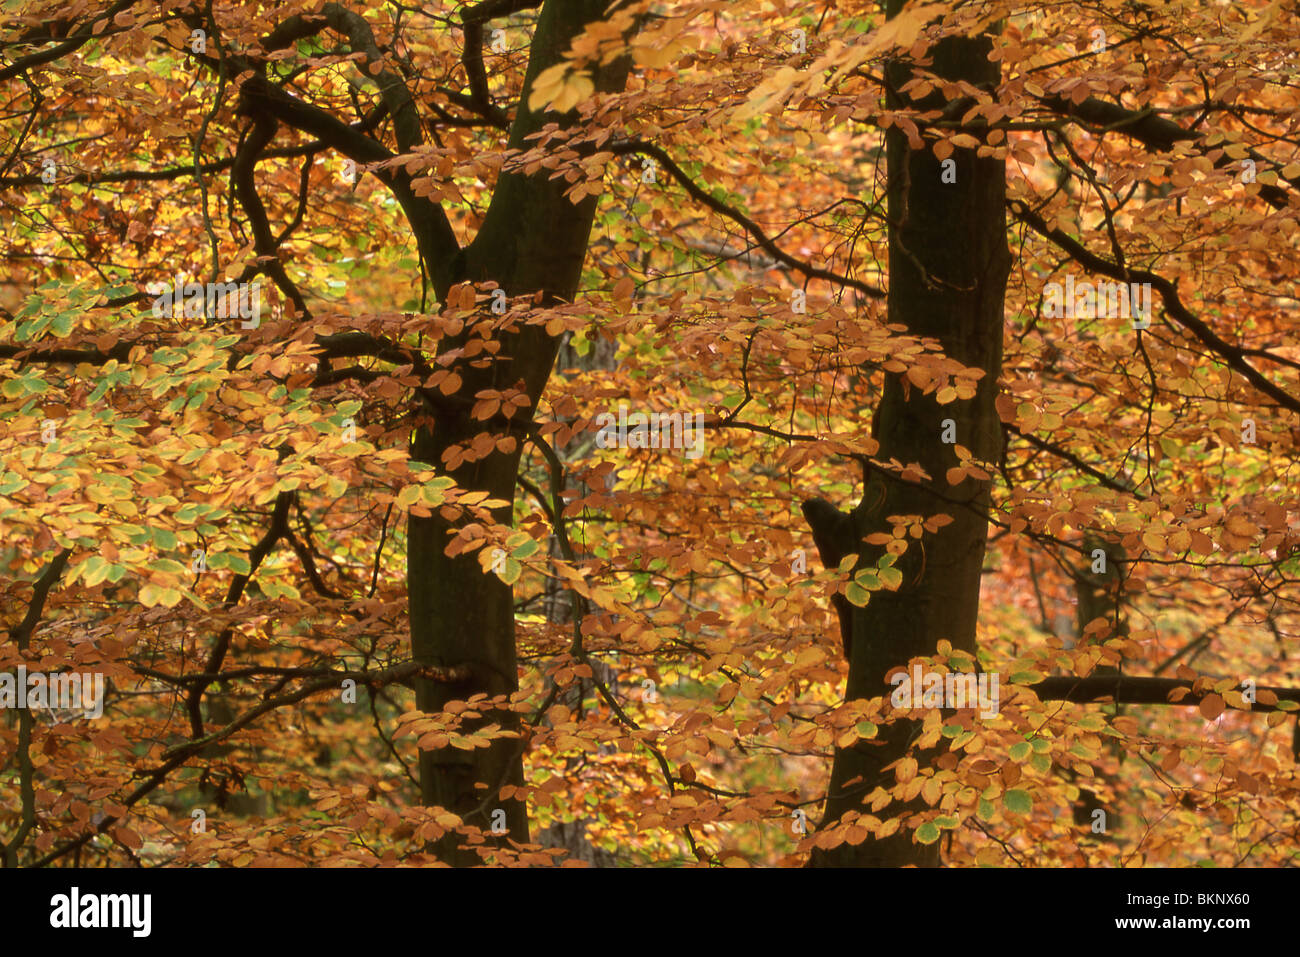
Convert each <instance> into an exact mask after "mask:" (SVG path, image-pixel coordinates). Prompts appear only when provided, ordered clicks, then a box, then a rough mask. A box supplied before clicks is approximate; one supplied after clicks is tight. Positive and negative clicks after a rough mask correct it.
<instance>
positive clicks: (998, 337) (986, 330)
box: [810, 0, 1010, 867]
mask: <svg viewBox="0 0 1300 957" xmlns="http://www.w3.org/2000/svg"><path fill="white" fill-rule="evenodd" d="M901 6H902V4H901V2H899V0H889V3H888V4H887V7H888V13H889V14H890V15H891V16H893V15H894V14H896V13H897V12H898V9H899V8H900V7H901ZM991 46H992V44H991V41H990V39H989V38H988V37H976V38H950V39H946V40H944V41H942V42H941V43H939V44H938V45H936V46H935V47H934V49H933V50H932V51H931V55H932V57H933V61H934V66H933V69H934V72H936V73H937V74H939V75H940V76H943V77H947V78H950V79H962V80H966V81H968V82H971V83H974V84H978V85H981V86H984V87H986V88H989V87H991V86H992V85H993V84H996V83H997V81H998V76H999V72H998V71H999V68H998V65H997V64H996V63H991V62H990V61H989V60H988V57H987V54H988V52H989V50H990V49H991ZM909 72H910V71H909V70H908V68H907V67H906V65H905V64H900V63H892V64H890V65H889V66H888V67H887V69H886V82H887V84H888V86H889V89H890V91H891V94H890V98H891V99H893V100H894V101H895V105H897V103H898V100H897V94H896V93H894V92H893V91H896V90H897V89H898V88H899V87H900V86H901V85H902V84H903V83H905V82H906V81H907V79H908V77H909ZM921 105H922V107H923V108H939V109H944V108H946V109H947V114H948V115H951V116H954V117H960V116H961V114H962V113H963V112H965V109H966V108H967V107H968V106H969V104H961V105H958V104H948V103H947V102H946V101H945V100H944V99H943V97H942V95H940V94H938V93H935V94H932V95H931V97H930V98H928V99H927V100H925V101H923V102H922V104H921ZM886 147H887V156H888V181H889V186H888V199H889V207H888V208H889V219H890V234H889V300H888V304H889V305H888V308H889V321H890V322H896V323H901V324H903V325H905V326H906V327H907V329H908V331H909V332H910V333H912V334H914V335H918V336H930V337H934V338H935V339H937V340H939V342H940V343H942V346H943V349H944V351H945V353H946V354H947V355H948V356H950V357H951V358H953V359H956V360H958V361H960V362H961V363H963V364H964V365H967V366H974V367H978V368H980V369H983V370H984V371H985V376H984V378H983V379H981V380H980V383H979V390H978V393H977V395H976V396H975V398H974V399H971V400H966V401H962V400H958V401H956V402H952V403H950V404H947V405H942V406H941V405H939V404H938V403H937V402H936V401H935V399H934V396H933V395H929V396H923V395H921V394H920V393H919V390H917V389H916V388H914V387H913V388H910V391H909V386H907V385H905V382H904V379H903V378H902V377H901V376H896V375H891V376H889V378H888V379H887V381H886V383H885V390H884V394H883V395H882V397H881V401H880V405H879V407H878V408H877V410H876V414H875V419H874V423H873V435H874V437H875V438H876V440H877V441H879V443H880V450H879V453H878V454H877V456H876V457H877V458H879V459H882V460H889V459H891V458H894V459H898V460H899V461H900V462H902V463H904V464H907V463H910V462H916V463H919V464H920V465H921V467H922V468H924V469H925V471H926V472H927V473H928V474H929V475H930V478H929V479H928V480H925V481H923V482H920V483H909V482H904V481H901V480H899V479H897V478H894V477H892V476H891V475H888V474H885V473H883V472H881V471H879V470H876V469H872V470H870V471H869V472H868V479H867V481H866V484H865V488H864V494H863V499H862V502H861V503H860V504H859V505H858V506H857V507H856V508H855V509H854V510H853V516H852V517H853V520H854V523H855V525H856V528H857V531H858V532H859V533H860V534H866V533H867V532H870V531H876V530H888V528H889V525H888V523H887V522H886V521H885V519H886V516H889V515H907V514H920V515H932V514H935V513H937V512H946V513H947V514H949V515H951V516H952V517H953V519H954V521H953V522H952V523H951V524H949V525H947V526H946V527H944V528H943V529H941V530H940V531H939V532H938V533H937V534H929V533H927V534H926V536H925V538H924V539H923V544H921V545H918V544H915V543H914V544H913V545H912V546H911V548H909V550H908V551H907V553H906V554H905V555H904V556H903V557H902V558H901V559H900V560H899V562H898V567H899V568H900V569H901V570H902V572H903V575H904V582H903V585H902V586H901V587H900V588H899V589H898V591H896V592H889V591H880V592H876V593H874V594H873V595H872V597H871V600H870V602H869V603H868V604H867V606H866V607H865V608H861V609H852V610H851V611H850V618H851V625H850V628H849V634H850V635H851V638H852V655H851V656H850V663H849V678H848V687H847V689H846V697H847V698H849V699H855V698H871V697H876V696H880V695H884V694H887V693H888V692H889V691H890V690H891V687H890V686H889V685H888V684H887V683H886V681H885V675H886V673H887V672H888V671H890V670H891V669H892V668H894V667H895V666H897V665H906V663H907V660H908V659H909V658H910V657H912V656H915V655H926V654H932V653H933V652H934V651H935V646H936V644H937V642H938V641H939V640H940V639H944V638H946V639H947V640H948V641H950V642H951V643H952V645H953V647H954V648H957V649H963V650H965V651H968V652H971V653H973V652H974V651H975V622H976V618H977V616H978V612H979V591H980V569H981V566H982V564H983V558H984V543H985V538H986V534H987V519H986V513H987V507H988V501H989V483H988V482H981V481H976V480H975V479H973V478H967V479H965V480H964V481H963V482H962V483H961V484H959V485H957V486H949V485H948V483H947V481H946V480H945V472H946V471H947V469H949V468H950V467H952V466H954V465H956V464H958V463H957V459H956V456H955V454H954V450H953V446H952V445H949V444H944V443H943V442H942V441H941V438H940V436H941V433H942V432H943V425H942V422H943V420H944V419H952V420H954V422H955V424H956V441H957V443H959V444H961V445H963V446H965V447H966V448H967V449H969V450H970V451H971V453H972V454H973V455H974V456H975V457H976V458H978V459H982V460H984V461H988V462H996V461H998V459H999V456H1000V454H1001V447H1002V444H1001V428H1000V425H999V421H998V416H997V412H996V410H995V408H994V398H995V395H996V388H997V377H998V373H999V370H1000V366H1001V359H1002V324H1003V316H1002V304H1003V295H1004V293H1005V289H1006V280H1007V275H1008V271H1009V268H1010V253H1009V251H1008V249H1007V241H1006V225H1005V214H1004V210H1003V203H1004V199H1005V191H1006V182H1005V170H1004V164H1003V163H1002V162H1001V161H998V160H995V159H992V158H984V159H978V158H977V157H976V155H975V151H974V150H968V149H958V150H956V151H955V152H954V153H953V155H952V157H951V158H952V159H953V160H954V161H955V165H956V182H955V183H945V182H943V181H942V172H943V167H942V165H941V164H940V162H939V161H938V160H937V159H936V158H935V156H934V154H933V153H932V152H930V151H929V150H926V151H921V152H913V151H911V150H909V148H908V144H907V139H906V137H905V136H904V135H903V134H902V133H901V132H900V131H899V130H898V129H897V128H896V127H895V128H891V129H890V130H889V132H888V134H887V137H886ZM939 496H942V498H941V497H939ZM862 551H863V558H862V562H861V564H874V562H875V559H876V556H877V555H878V554H879V549H874V548H871V547H865V546H864V548H863V549H862ZM915 731H916V726H915V725H914V724H913V723H910V722H904V721H899V722H896V723H895V724H893V725H892V726H890V727H888V728H884V727H882V729H881V735H880V737H878V738H877V739H873V740H864V741H860V742H858V744H857V746H854V747H849V748H840V749H837V750H836V753H835V762H834V766H833V768H832V772H831V783H830V791H829V795H828V799H827V804H826V814H825V817H824V819H823V824H822V826H823V827H824V826H826V825H828V824H830V823H832V822H834V821H836V820H838V819H839V818H840V817H841V816H842V815H843V814H844V813H845V812H846V811H850V810H862V812H863V813H870V811H869V809H864V808H863V807H862V803H863V798H864V797H865V796H866V795H868V794H870V793H871V792H872V791H873V790H875V788H876V787H878V786H879V787H884V788H886V789H888V788H891V787H892V786H893V785H894V775H893V772H892V771H891V772H883V771H882V770H881V769H882V768H884V767H885V766H887V765H889V764H890V763H891V762H893V761H895V760H897V759H898V758H900V757H901V756H903V755H904V754H905V753H906V751H907V749H908V742H909V740H910V739H911V737H912V736H913V735H914V734H915ZM881 813H882V814H885V815H895V814H898V813H900V810H899V805H897V804H894V805H890V806H889V807H887V808H886V809H885V810H884V811H882V812H881ZM938 861H939V845H938V843H935V844H931V845H928V846H926V845H921V844H917V843H914V842H913V840H912V834H911V832H910V831H906V830H902V831H899V832H898V833H896V834H894V835H892V836H890V837H888V838H885V839H883V840H874V839H868V840H866V841H864V842H863V843H861V844H860V845H857V846H853V845H850V844H847V843H845V844H841V845H840V846H839V847H836V848H833V849H831V850H829V851H823V850H816V851H814V853H813V856H812V859H811V861H810V866H814V867H834V866H882V867H897V866H903V865H908V864H915V865H919V866H935V865H937V864H938Z"/></svg>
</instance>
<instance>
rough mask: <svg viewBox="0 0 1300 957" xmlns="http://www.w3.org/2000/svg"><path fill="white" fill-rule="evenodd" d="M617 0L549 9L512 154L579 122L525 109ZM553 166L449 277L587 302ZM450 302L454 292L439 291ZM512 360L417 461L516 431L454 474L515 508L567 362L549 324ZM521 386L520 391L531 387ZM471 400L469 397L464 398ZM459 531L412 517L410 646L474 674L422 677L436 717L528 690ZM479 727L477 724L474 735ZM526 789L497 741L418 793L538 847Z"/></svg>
mask: <svg viewBox="0 0 1300 957" xmlns="http://www.w3.org/2000/svg"><path fill="white" fill-rule="evenodd" d="M606 6H607V0H565V2H561V0H548V2H547V3H545V5H544V6H543V7H542V11H541V14H540V17H539V20H538V24H537V28H536V32H535V34H534V36H533V41H532V45H531V53H530V60H529V65H528V73H527V76H526V79H525V83H524V89H523V93H522V94H521V96H520V101H519V108H518V112H517V115H516V119H515V122H514V125H513V126H512V128H511V131H510V141H509V145H510V147H511V148H512V149H520V148H525V147H526V145H527V144H526V143H525V137H526V136H527V135H528V134H529V133H532V132H535V131H536V130H538V129H540V128H541V127H542V126H543V125H544V124H545V123H547V122H553V121H557V120H558V121H559V122H560V123H561V125H563V124H564V123H566V122H572V121H573V118H574V117H573V114H565V115H563V116H561V115H557V114H554V113H546V114H541V113H532V112H530V111H529V110H528V108H527V103H528V96H529V92H530V90H531V88H532V84H533V81H534V80H535V78H536V77H537V75H538V73H540V72H541V71H542V70H543V69H545V68H546V67H548V66H551V65H552V64H554V63H557V62H559V60H560V59H561V58H562V55H563V53H564V52H565V51H566V50H567V49H568V47H569V44H570V42H571V41H572V39H573V38H574V37H575V36H577V35H578V34H579V33H581V32H582V30H583V28H584V27H585V26H586V25H587V24H588V23H590V22H592V21H595V20H598V19H600V18H601V15H602V13H603V11H604V9H605V7H606ZM627 72H628V65H627V62H626V61H625V60H623V61H616V62H615V63H614V64H611V65H609V66H607V67H604V68H601V69H599V70H597V71H596V77H595V79H596V88H597V89H598V90H602V91H607V92H608V91H616V90H619V89H621V88H622V87H623V84H624V83H625V82H626V79H627ZM550 174H551V171H550V170H545V169H543V170H541V171H539V172H538V173H537V174H535V175H533V176H523V175H519V174H516V173H503V174H502V175H501V178H500V180H499V181H498V183H497V187H496V189H495V191H494V193H493V196H492V202H491V204H490V205H489V207H488V211H487V213H486V215H485V217H484V221H483V225H482V227H481V228H480V229H479V231H478V234H477V236H476V237H475V239H474V242H473V243H471V244H470V245H469V246H468V247H467V248H466V249H465V250H464V252H463V255H462V256H461V257H459V258H458V261H457V263H456V264H455V266H454V268H453V269H452V270H451V271H450V282H451V283H456V282H461V281H466V280H468V281H471V282H475V283H479V282H484V281H487V280H494V281H495V282H496V283H497V284H498V285H499V287H500V288H501V289H503V290H504V291H505V292H506V294H507V295H508V296H509V297H511V298H512V299H513V298H514V297H516V296H520V295H525V294H532V293H541V294H542V305H553V304H555V303H557V302H560V301H571V300H572V299H573V297H574V296H575V294H576V292H577V289H578V283H579V279H580V277H581V272H582V263H583V259H584V258H585V256H586V251H587V241H588V237H589V234H590V231H591V225H592V220H593V216H594V213H595V209H596V198H595V197H592V196H588V197H587V198H585V199H584V200H582V201H581V202H580V203H578V204H577V205H576V206H575V205H574V204H573V203H572V202H570V201H569V200H568V199H567V198H566V197H565V196H564V191H565V189H566V187H567V186H568V185H569V184H568V183H566V182H565V181H564V179H563V178H558V179H555V180H551V179H549V178H548V177H549V176H550ZM436 291H437V293H438V297H439V299H442V298H443V297H444V296H445V294H446V292H447V290H446V288H442V289H438V290H436ZM469 332H470V328H469V326H468V324H467V328H466V331H465V332H464V333H462V334H461V335H460V336H458V337H454V338H449V339H446V340H444V341H443V343H442V345H441V347H440V352H441V353H445V352H447V351H448V350H450V349H454V348H459V347H461V346H463V345H464V344H465V342H467V341H468V339H469V338H470V337H469ZM499 341H501V343H502V346H501V351H500V353H499V356H500V358H498V359H497V360H496V361H495V362H493V363H491V365H490V366H489V367H488V368H474V367H472V366H470V365H468V364H465V363H457V364H456V365H455V366H454V367H453V368H455V369H456V371H457V372H458V373H459V374H460V375H461V377H462V378H463V379H464V386H463V387H462V389H461V390H460V393H459V395H458V396H457V397H455V399H454V400H448V401H447V402H444V403H440V405H439V407H438V408H437V409H432V410H429V411H430V413H431V420H432V424H431V425H425V426H422V427H420V428H418V429H417V431H416V435H415V438H414V440H413V443H412V450H411V455H412V457H413V458H415V459H418V460H420V461H423V462H428V463H431V464H433V465H435V466H438V467H439V468H441V467H442V465H443V453H444V452H446V451H447V450H448V449H449V448H451V447H452V446H454V445H456V444H457V443H460V442H465V441H467V440H469V439H471V438H473V437H474V436H475V435H477V434H479V433H481V432H485V431H490V432H492V433H494V434H497V435H502V436H504V435H513V436H514V437H515V439H516V444H515V448H514V451H512V452H494V453H493V454H491V455H490V456H489V457H487V458H484V459H481V460H478V461H475V462H467V463H465V464H463V465H462V466H460V467H458V468H456V469H453V470H449V471H448V472H447V474H449V475H451V476H452V477H453V478H454V479H455V480H456V482H457V483H458V485H460V486H461V487H462V488H466V489H473V490H481V491H485V492H488V493H489V494H490V496H491V497H492V498H496V499H501V500H503V501H507V502H512V501H513V500H514V492H515V473H516V470H517V469H518V466H519V459H520V455H521V452H522V448H523V440H524V435H523V429H522V427H521V426H522V423H521V422H520V420H521V419H523V420H531V418H532V414H533V410H534V409H535V408H536V406H537V401H538V399H539V398H540V397H541V394H542V390H543V388H544V387H545V385H546V380H547V378H548V377H549V375H550V372H551V366H552V364H553V362H554V360H555V353H556V349H557V348H558V344H559V339H558V337H556V336H550V335H547V333H546V332H545V330H544V329H543V328H542V327H540V326H523V327H521V328H520V329H519V330H518V331H516V332H513V333H508V334H505V335H503V336H500V337H499ZM521 383H522V384H521ZM514 387H520V388H522V389H523V391H525V392H526V393H527V395H528V397H529V398H530V399H531V400H532V405H531V406H529V407H528V409H526V410H524V412H523V413H521V414H519V415H516V417H515V419H514V420H513V422H512V423H508V422H506V421H504V420H500V419H498V420H492V421H488V422H482V421H479V420H475V419H473V418H471V416H470V408H471V406H472V404H473V396H474V394H475V393H476V392H477V391H479V390H480V389H510V388H514ZM462 397H463V398H462ZM510 512H511V510H510V509H509V508H505V509H501V510H499V511H498V512H497V513H496V520H497V521H498V522H500V523H502V524H509V523H510V521H511V514H510ZM456 524H457V523H454V522H448V521H447V520H446V519H445V518H443V517H442V516H441V515H440V514H438V513H437V512H434V513H433V514H432V515H431V516H429V517H427V518H422V517H418V516H414V515H412V516H411V518H410V521H409V524H408V536H409V538H408V552H407V587H408V590H409V603H410V617H411V645H412V651H413V654H414V657H415V658H416V660H418V661H420V662H422V663H425V664H430V665H439V666H445V667H453V666H460V667H464V668H467V669H468V671H469V675H470V676H469V678H468V679H467V680H465V681H462V682H457V683H447V682H438V681H433V680H425V679H420V680H419V681H417V684H416V703H417V706H418V707H419V708H420V710H422V711H426V712H438V711H441V710H442V709H443V707H444V706H445V705H446V704H447V702H449V701H453V700H464V699H466V698H468V697H470V696H471V695H474V694H477V693H483V694H487V695H489V696H493V695H502V694H510V693H511V692H513V691H515V690H517V688H518V678H517V671H516V658H515V628H514V606H513V594H512V589H511V588H510V586H508V585H506V584H505V583H504V582H502V581H501V579H499V578H498V577H497V576H496V575H494V574H491V573H487V574H485V573H484V571H483V569H482V567H481V565H480V564H479V559H478V556H477V553H476V552H472V553H469V554H462V555H458V556H456V557H448V556H447V555H446V554H445V551H444V550H445V548H446V546H447V544H448V542H449V541H450V536H451V534H452V533H453V532H454V530H455V525H456ZM489 722H497V723H499V724H501V725H502V726H503V727H506V728H518V726H519V723H518V717H517V715H512V714H511V713H509V712H493V711H485V712H484V715H483V718H482V719H481V720H480V721H479V722H477V723H478V724H484V723H489ZM474 726H475V725H474V724H471V723H469V722H467V723H466V725H465V727H466V728H467V729H470V728H473V727H474ZM522 783H523V761H522V748H521V747H520V744H519V742H518V741H515V740H511V739H503V740H499V741H495V742H493V745H492V747H490V748H485V749H476V750H473V751H460V750H457V749H454V748H444V749H442V750H438V751H423V752H421V754H420V785H421V791H422V797H423V800H424V802H425V803H426V804H430V805H436V806H440V807H443V808H446V809H448V810H450V811H453V812H454V813H456V814H458V815H460V816H461V817H462V818H463V819H464V820H465V822H466V823H467V824H471V825H477V826H479V827H482V828H484V829H487V828H488V827H489V826H490V824H491V822H492V815H493V812H494V811H495V810H496V809H498V808H500V809H501V810H504V811H505V816H506V825H507V830H508V833H507V834H506V835H505V836H504V837H502V838H501V840H502V841H504V840H506V839H507V838H508V839H510V840H513V841H516V842H526V841H527V840H528V819H527V813H526V809H525V807H524V804H523V802H521V801H519V800H517V799H513V798H512V799H510V800H500V799H498V798H497V797H496V794H497V791H498V790H499V789H500V788H501V787H502V786H503V785H506V784H514V785H521V784H522ZM437 853H438V855H439V857H440V858H441V859H443V860H445V861H447V862H448V863H451V864H456V865H469V864H475V863H479V862H480V861H481V858H480V857H479V855H478V854H477V853H475V852H474V851H473V850H471V849H470V848H469V847H467V846H464V845H462V843H461V842H460V840H459V839H458V838H457V836H456V835H455V834H449V835H448V836H447V837H446V838H444V839H443V840H442V841H441V842H439V844H438V847H437Z"/></svg>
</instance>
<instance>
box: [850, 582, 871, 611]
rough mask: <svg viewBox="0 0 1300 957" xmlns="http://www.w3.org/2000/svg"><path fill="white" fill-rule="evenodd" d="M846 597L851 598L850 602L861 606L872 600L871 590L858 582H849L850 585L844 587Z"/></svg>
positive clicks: (863, 606)
mask: <svg viewBox="0 0 1300 957" xmlns="http://www.w3.org/2000/svg"><path fill="white" fill-rule="evenodd" d="M844 597H845V598H847V599H848V600H849V604H851V605H856V606H857V607H859V608H865V607H866V605H867V602H869V601H870V600H871V592H869V591H867V590H866V589H865V588H863V587H862V586H861V585H859V584H858V583H857V582H849V587H848V588H846V589H844Z"/></svg>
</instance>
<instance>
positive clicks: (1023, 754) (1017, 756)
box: [1010, 741, 1030, 764]
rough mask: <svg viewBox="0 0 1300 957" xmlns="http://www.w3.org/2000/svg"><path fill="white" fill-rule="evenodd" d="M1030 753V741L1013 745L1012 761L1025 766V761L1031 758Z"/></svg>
mask: <svg viewBox="0 0 1300 957" xmlns="http://www.w3.org/2000/svg"><path fill="white" fill-rule="evenodd" d="M1029 751H1030V747H1029V742H1028V741H1021V742H1019V743H1017V744H1013V745H1012V746H1011V751H1010V754H1011V760H1012V761H1015V762H1016V763H1017V764H1023V763H1024V762H1025V759H1026V758H1028V757H1029Z"/></svg>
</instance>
